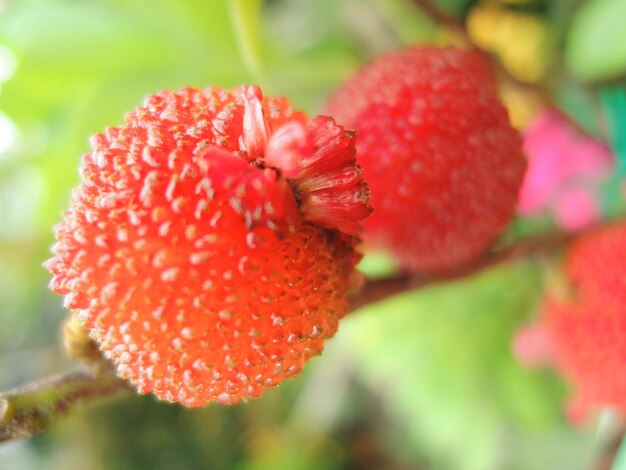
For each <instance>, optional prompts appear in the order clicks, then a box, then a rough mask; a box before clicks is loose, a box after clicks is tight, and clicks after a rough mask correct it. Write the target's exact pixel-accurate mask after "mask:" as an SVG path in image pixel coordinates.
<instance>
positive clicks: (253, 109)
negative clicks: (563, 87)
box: [46, 47, 623, 406]
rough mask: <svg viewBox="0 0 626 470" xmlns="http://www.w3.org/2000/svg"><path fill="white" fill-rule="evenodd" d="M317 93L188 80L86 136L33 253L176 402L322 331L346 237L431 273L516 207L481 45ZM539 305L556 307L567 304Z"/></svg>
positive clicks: (352, 245)
mask: <svg viewBox="0 0 626 470" xmlns="http://www.w3.org/2000/svg"><path fill="white" fill-rule="evenodd" d="M325 111H326V114H327V115H328V116H316V117H313V118H308V117H307V116H305V114H304V113H302V112H300V111H297V110H294V109H293V108H292V107H291V105H290V104H289V102H288V101H287V100H285V99H284V98H269V97H264V96H263V95H262V93H261V91H260V90H259V89H258V88H257V87H254V86H252V87H241V88H239V89H235V90H224V89H221V88H217V87H211V88H208V89H205V90H198V89H193V88H184V89H181V90H178V91H175V92H171V91H164V92H161V93H158V94H156V95H153V96H150V97H148V98H147V99H146V101H145V103H144V105H143V106H142V107H139V108H137V109H136V110H135V111H133V112H131V113H129V114H128V115H127V116H126V119H125V124H124V125H123V126H120V127H112V128H108V129H107V130H106V131H105V132H104V133H102V134H98V135H96V136H94V137H93V138H92V141H91V145H92V150H91V152H90V153H88V154H87V155H85V156H84V158H83V160H82V165H81V168H80V172H81V176H82V182H81V184H80V185H79V186H78V187H77V188H76V189H75V191H74V192H73V194H72V200H71V204H70V209H69V210H68V211H67V212H65V213H64V214H63V222H62V223H61V224H60V225H59V226H58V227H57V229H56V236H57V239H58V243H57V244H56V245H55V247H54V253H55V256H54V257H53V258H52V259H51V260H49V261H48V262H47V263H46V266H47V268H48V269H49V270H50V271H51V272H52V273H53V275H54V278H53V281H52V283H51V287H52V289H53V290H54V291H56V292H57V293H59V294H63V295H65V305H66V307H67V308H69V309H71V310H72V311H73V312H75V313H76V315H77V316H78V318H79V320H80V321H81V323H82V325H83V326H84V327H85V328H86V329H87V330H88V331H89V334H90V336H91V338H92V339H93V340H94V341H95V342H96V343H97V344H98V345H99V347H100V348H101V350H102V351H103V352H104V354H105V356H106V357H107V358H109V359H110V360H111V361H112V362H113V363H114V364H115V365H116V367H117V372H118V374H119V375H120V377H122V378H125V379H129V380H130V381H131V382H132V383H133V384H134V385H135V386H136V388H137V389H138V390H139V391H140V392H142V393H148V392H153V393H155V394H156V395H157V396H158V397H159V398H161V399H164V400H168V401H174V402H181V403H183V404H184V405H187V406H200V405H203V404H206V403H208V402H210V401H219V402H222V403H234V402H237V401H239V400H241V399H244V398H248V397H256V396H258V395H259V394H261V393H262V391H263V390H264V388H265V387H267V386H273V385H277V384H278V383H280V382H281V381H282V380H284V379H285V378H288V377H293V376H295V375H297V374H298V373H299V372H300V370H301V369H302V367H303V365H304V363H305V362H306V361H307V360H308V359H309V358H311V357H312V356H314V355H317V354H319V353H320V352H321V350H322V348H323V343H324V340H326V339H328V338H330V337H332V336H333V335H334V334H335V332H336V330H337V325H338V321H339V320H340V318H341V317H342V316H344V315H345V314H346V313H347V311H348V308H349V302H348V298H349V295H350V293H351V292H354V291H355V290H356V289H358V286H359V284H360V282H359V281H360V278H359V274H358V272H357V270H356V268H355V266H356V265H357V263H358V261H359V259H360V254H359V252H358V251H357V249H361V248H362V247H377V248H382V249H385V250H388V251H389V252H390V253H392V254H393V255H394V256H395V258H396V260H397V262H398V264H399V266H400V267H401V268H402V269H404V270H406V271H407V272H412V273H439V272H443V271H448V270H453V269H458V268H460V267H462V266H464V265H466V264H468V263H471V262H472V261H473V260H475V259H476V258H477V257H479V256H480V255H481V254H482V253H484V252H485V251H486V250H487V249H488V248H489V246H490V245H491V244H492V243H493V241H494V240H495V239H496V238H497V237H498V236H499V234H500V233H501V232H502V231H503V230H504V229H505V227H506V226H507V224H508V222H509V221H510V220H511V218H512V217H513V215H514V213H515V209H516V204H517V199H518V193H519V189H520V186H521V183H522V179H523V177H524V172H525V168H526V161H525V158H524V155H523V151H522V144H521V138H520V136H519V134H518V132H517V131H516V130H514V129H513V128H512V127H511V125H510V123H509V119H508V116H507V111H506V109H505V108H504V106H503V105H502V104H501V102H500V101H499V98H498V92H497V87H496V81H495V78H494V75H493V73H492V71H491V68H490V64H489V61H488V60H487V59H486V58H485V57H484V56H483V55H481V54H480V53H478V52H473V51H462V50H457V49H452V48H446V49H440V48H434V47H424V48H412V49H409V50H404V51H400V52H396V53H392V54H389V55H386V56H382V57H379V58H377V59H376V60H374V61H373V62H372V63H370V64H369V65H368V66H366V67H365V68H364V69H362V70H360V71H359V72H357V73H356V75H355V76H353V77H351V78H349V79H348V80H347V81H346V83H345V84H344V85H343V86H342V87H341V88H340V89H339V90H337V91H336V92H335V93H334V94H333V96H332V97H331V98H330V99H329V101H328V103H327V106H326V110H325ZM622 231H623V230H622ZM362 242H364V245H362ZM590 250H591V251H590V252H589V253H588V255H586V257H587V258H593V256H592V253H591V252H593V249H590ZM586 251H589V249H587V250H586ZM609 256H610V255H609ZM575 266H578V267H576V268H575V271H576V273H577V274H576V276H577V278H576V279H577V280H578V281H579V282H580V283H581V284H582V283H585V282H586V281H587V280H588V281H589V282H591V283H593V282H596V281H595V280H594V279H595V278H593V279H592V276H591V277H590V276H585V269H584V268H583V267H582V266H580V265H578V264H575ZM617 277H618V276H617V272H616V273H615V279H614V281H615V283H617V282H618V280H617ZM600 287H601V286H600ZM583 300H584V299H583ZM593 302H594V301H592V300H588V301H587V300H584V301H583V303H582V304H577V305H584V308H586V307H587V306H589V308H591V304H590V303H593ZM588 304H589V305H588ZM550 305H552V304H550ZM576 308H583V307H576ZM594 308H595V305H594ZM550 310H551V312H553V313H554V314H553V315H549V317H548V318H549V320H550V324H555V325H556V324H558V323H559V322H560V323H566V322H564V321H561V320H560V318H561V317H562V316H564V315H568V316H569V315H570V312H569V310H570V309H569V308H561V307H560V306H559V305H558V304H554V306H553V307H551V308H550ZM565 310H567V311H565ZM614 310H619V306H614ZM561 326H562V325H559V326H558V328H556V330H558V331H559V332H561V333H560V335H561V336H564V337H565V341H566V342H568V341H569V343H568V344H569V345H571V346H572V348H571V349H572V350H574V351H575V353H576V355H577V356H576V358H578V357H580V358H581V360H585V359H589V358H590V357H591V356H592V355H591V353H587V352H585V350H584V349H583V348H580V347H578V345H576V344H574V343H575V342H576V341H578V339H580V338H581V337H582V334H579V335H571V334H568V333H564V332H566V331H570V330H568V329H567V328H565V327H563V328H561ZM607 328H608V327H607ZM570 329H571V328H570ZM559 337H560V336H559ZM570 343H571V344H570ZM568 347H569V346H568ZM608 349H609V347H608V346H607V350H608ZM564 355H565V353H564ZM570 356H571V357H573V356H572V355H571V354H570V355H569V356H568V357H570ZM583 356H584V357H583ZM564 367H566V368H567V369H568V370H574V371H575V372H573V373H572V375H573V376H576V377H577V376H579V375H581V374H579V373H578V369H577V365H576V362H575V360H573V361H572V362H567V361H564Z"/></svg>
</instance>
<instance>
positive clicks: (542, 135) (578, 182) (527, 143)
mask: <svg viewBox="0 0 626 470" xmlns="http://www.w3.org/2000/svg"><path fill="white" fill-rule="evenodd" d="M524 150H525V152H526V156H527V158H528V170H527V171H526V176H525V179H524V183H523V185H522V189H521V191H520V201H519V206H518V210H519V213H520V214H521V215H523V216H527V217H530V216H534V215H537V214H539V213H541V212H544V211H548V212H550V213H551V214H552V215H553V216H554V217H555V220H556V222H557V224H559V226H561V227H562V228H563V229H565V230H572V231H574V230H580V229H583V228H586V227H588V226H590V225H592V224H593V223H594V222H596V221H597V220H598V218H599V217H600V215H601V214H600V209H599V204H598V194H597V193H598V191H597V190H598V188H599V187H600V186H601V184H602V183H603V181H604V180H605V179H606V178H607V177H608V176H609V174H610V172H611V168H612V156H611V151H610V149H609V147H608V146H606V145H604V144H603V143H601V142H599V141H597V140H594V139H591V138H589V137H587V136H585V135H582V134H581V133H580V132H579V131H578V130H577V129H576V128H575V127H574V126H573V125H572V124H571V123H570V122H569V121H568V120H567V119H566V118H565V117H564V116H563V115H562V114H561V113H560V112H558V111H556V110H546V111H544V112H542V113H541V114H539V115H538V116H537V117H536V118H535V120H534V121H533V122H532V123H531V124H530V125H529V126H528V128H527V129H526V131H525V132H524Z"/></svg>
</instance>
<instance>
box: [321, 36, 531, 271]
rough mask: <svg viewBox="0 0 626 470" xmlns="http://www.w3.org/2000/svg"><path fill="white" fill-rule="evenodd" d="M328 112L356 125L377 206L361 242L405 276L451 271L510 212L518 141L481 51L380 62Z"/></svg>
mask: <svg viewBox="0 0 626 470" xmlns="http://www.w3.org/2000/svg"><path fill="white" fill-rule="evenodd" d="M326 111H327V112H328V113H329V114H330V115H331V116H333V117H334V118H335V119H336V120H337V122H338V123H339V124H341V125H344V126H346V127H348V128H352V129H356V131H357V135H358V139H357V158H358V161H359V164H360V165H361V166H362V167H363V171H364V177H365V179H366V180H367V182H368V184H369V186H370V189H371V192H372V205H373V206H374V207H375V208H376V210H375V212H374V214H373V215H372V217H370V218H369V219H368V220H367V221H366V223H365V225H364V226H365V232H364V234H363V238H364V240H365V241H366V242H370V243H371V244H373V245H375V246H379V247H382V248H385V249H388V250H390V251H391V252H392V253H394V254H395V255H396V258H397V260H398V262H399V263H400V264H401V265H402V266H403V267H404V268H405V269H408V270H412V271H440V270H446V269H450V268H454V267H457V266H459V265H462V264H463V263H466V262H469V261H470V260H471V259H472V258H474V257H476V256H477V255H479V254H480V253H481V252H482V251H483V250H485V249H486V248H487V246H488V245H489V244H490V243H491V242H492V241H493V240H494V238H495V237H496V236H497V235H498V234H499V233H500V232H501V231H502V230H503V229H504V227H505V226H506V224H507V223H508V222H509V220H510V219H511V217H512V216H513V213H514V209H515V204H516V201H517V195H518V191H519V188H520V185H521V182H522V177H523V174H524V170H525V168H526V163H525V159H524V156H523V154H522V146H521V139H520V136H519V135H518V133H517V132H516V131H515V130H514V129H513V128H512V127H511V125H510V123H509V119H508V116H507V111H506V109H505V108H504V107H503V105H502V104H501V103H500V101H499V99H498V96H497V90H496V85H495V81H494V77H493V75H492V72H491V70H490V68H489V64H488V63H487V61H486V60H485V59H484V58H483V57H482V56H481V55H479V54H478V53H474V52H468V51H461V50H456V49H451V48H450V49H439V48H435V47H423V48H413V49H408V50H403V51H399V52H395V53H391V54H388V55H385V56H381V57H379V58H377V59H375V60H374V61H373V62H371V63H370V64H369V65H367V66H366V67H365V68H363V69H362V70H360V71H359V72H357V73H356V74H355V75H354V76H352V77H351V78H349V79H348V80H347V81H346V82H345V83H344V85H342V86H341V88H340V89H339V90H338V91H337V92H336V93H335V94H334V95H333V96H332V97H331V98H330V100H329V102H328V105H327V109H326Z"/></svg>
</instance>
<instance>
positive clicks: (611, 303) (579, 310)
mask: <svg viewBox="0 0 626 470" xmlns="http://www.w3.org/2000/svg"><path fill="white" fill-rule="evenodd" d="M625 260H626V223H623V222H621V223H619V224H617V225H614V226H611V227H607V228H604V229H601V230H598V231H597V232H595V233H593V234H591V235H589V236H586V237H585V238H583V239H581V240H580V241H578V242H576V243H575V244H574V245H572V247H571V249H570V251H569V253H568V256H567V264H566V274H567V276H568V280H569V281H570V282H571V283H572V292H571V295H570V296H569V298H567V299H563V298H555V296H554V295H552V296H550V297H548V299H546V301H545V302H544V307H543V315H542V324H543V326H544V328H545V330H546V332H547V334H548V337H549V339H550V342H551V350H552V351H553V356H554V357H553V361H554V363H555V364H556V365H557V366H558V368H559V369H560V370H561V371H562V372H563V373H564V375H565V376H566V377H567V378H569V379H570V380H571V381H572V382H573V384H574V388H575V399H574V402H573V407H574V410H576V411H577V414H580V413H584V412H586V411H588V410H589V409H590V408H593V407H600V406H611V407H615V408H619V409H621V410H623V411H626V365H625V363H624V358H625V357H626V339H625V336H624V332H625V331H626V277H625V276H624V273H625V272H626V264H625Z"/></svg>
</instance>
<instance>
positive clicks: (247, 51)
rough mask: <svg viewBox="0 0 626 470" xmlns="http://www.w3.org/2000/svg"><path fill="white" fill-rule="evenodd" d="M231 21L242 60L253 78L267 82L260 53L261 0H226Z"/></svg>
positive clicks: (259, 81) (258, 81)
mask: <svg viewBox="0 0 626 470" xmlns="http://www.w3.org/2000/svg"><path fill="white" fill-rule="evenodd" d="M226 4H227V6H228V12H229V15H230V21H231V24H232V27H233V32H234V34H235V40H236V42H237V47H238V48H239V53H240V54H241V58H242V61H243V63H244V65H245V66H246V69H247V70H248V73H249V74H250V76H251V78H252V79H253V80H254V81H256V82H257V83H258V84H260V85H264V84H265V78H264V74H263V70H262V68H261V62H260V60H259V53H258V47H257V42H258V29H259V28H258V25H259V16H260V13H261V4H262V1H261V0H226Z"/></svg>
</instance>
